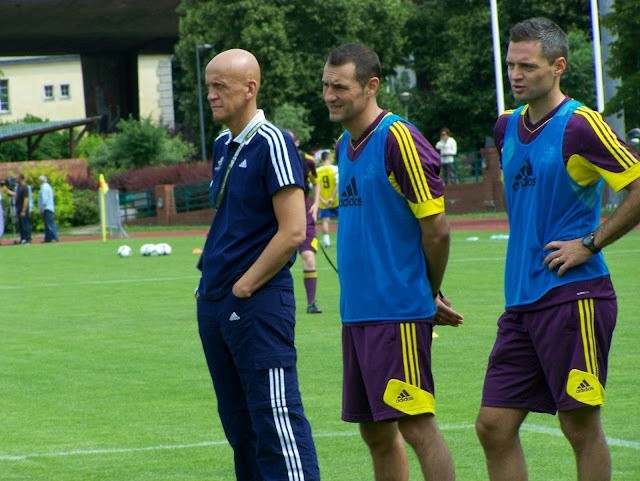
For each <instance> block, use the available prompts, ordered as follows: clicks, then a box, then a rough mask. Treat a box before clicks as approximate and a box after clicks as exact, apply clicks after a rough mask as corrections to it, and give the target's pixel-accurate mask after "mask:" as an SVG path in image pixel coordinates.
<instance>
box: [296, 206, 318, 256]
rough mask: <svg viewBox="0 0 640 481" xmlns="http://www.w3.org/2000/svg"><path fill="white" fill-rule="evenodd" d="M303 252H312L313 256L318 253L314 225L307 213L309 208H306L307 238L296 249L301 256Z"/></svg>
mask: <svg viewBox="0 0 640 481" xmlns="http://www.w3.org/2000/svg"><path fill="white" fill-rule="evenodd" d="M304 251H312V252H313V253H314V254H315V253H316V252H318V240H317V239H316V223H315V222H314V221H313V217H312V216H311V214H310V213H309V207H308V206H307V237H306V238H305V239H304V242H303V243H302V244H300V247H298V252H299V253H300V254H302V253H303V252H304Z"/></svg>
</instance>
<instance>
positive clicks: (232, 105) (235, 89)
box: [205, 48, 260, 135]
mask: <svg viewBox="0 0 640 481" xmlns="http://www.w3.org/2000/svg"><path fill="white" fill-rule="evenodd" d="M205 80H206V84H207V100H208V101H209V105H210V106H211V111H212V113H213V118H214V119H215V120H216V121H218V122H222V123H223V124H225V125H226V126H227V127H229V128H230V129H231V132H232V133H233V134H234V135H237V134H239V133H240V132H241V131H242V129H243V128H244V127H245V126H246V125H247V124H248V123H249V122H250V121H251V119H252V118H253V116H254V115H255V114H256V113H257V109H258V107H257V95H258V90H260V65H259V64H258V60H257V59H256V58H255V57H254V55H253V54H252V53H251V52H247V51H246V50H241V49H237V48H234V49H231V50H226V51H224V52H221V53H219V54H218V55H216V56H215V57H213V59H212V60H211V61H210V62H209V63H208V64H207V68H206V70H205ZM238 129H239V130H238Z"/></svg>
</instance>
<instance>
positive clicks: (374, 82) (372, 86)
mask: <svg viewBox="0 0 640 481" xmlns="http://www.w3.org/2000/svg"><path fill="white" fill-rule="evenodd" d="M378 88H380V79H379V78H378V77H371V78H370V79H369V80H368V81H367V85H365V87H364V92H365V94H366V95H368V96H374V97H375V95H376V94H377V93H378Z"/></svg>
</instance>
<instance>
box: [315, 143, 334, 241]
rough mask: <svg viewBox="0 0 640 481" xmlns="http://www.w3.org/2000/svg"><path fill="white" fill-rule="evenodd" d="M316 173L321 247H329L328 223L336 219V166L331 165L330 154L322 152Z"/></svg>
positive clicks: (326, 151)
mask: <svg viewBox="0 0 640 481" xmlns="http://www.w3.org/2000/svg"><path fill="white" fill-rule="evenodd" d="M317 172H318V191H319V196H320V198H319V203H318V207H319V208H320V210H319V214H318V217H320V219H321V220H322V245H323V246H324V247H331V237H330V235H329V222H330V220H331V219H338V208H339V198H338V180H339V176H338V166H337V165H335V164H333V162H332V159H331V152H330V151H328V150H324V151H322V154H321V156H320V165H319V166H318V169H317Z"/></svg>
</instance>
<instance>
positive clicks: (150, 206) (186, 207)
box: [120, 180, 212, 222]
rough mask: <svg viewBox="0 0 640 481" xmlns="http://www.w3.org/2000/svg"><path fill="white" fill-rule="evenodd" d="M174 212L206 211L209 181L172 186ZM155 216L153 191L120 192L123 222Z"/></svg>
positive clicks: (208, 197)
mask: <svg viewBox="0 0 640 481" xmlns="http://www.w3.org/2000/svg"><path fill="white" fill-rule="evenodd" d="M173 197H174V201H175V207H176V212H190V211H192V210H201V209H208V208H209V207H211V206H212V205H211V194H210V192H209V181H207V180H203V181H200V182H192V183H189V184H180V185H174V186H173ZM155 215H156V196H155V192H154V189H145V190H136V191H132V192H122V193H121V194H120V218H121V219H122V221H123V222H126V221H127V220H130V219H140V218H142V217H154V216H155Z"/></svg>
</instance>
